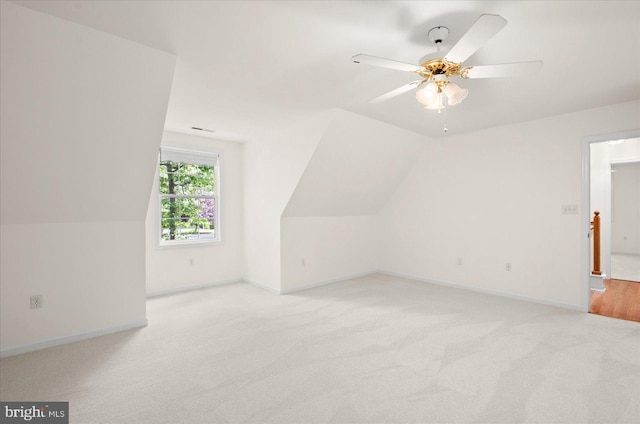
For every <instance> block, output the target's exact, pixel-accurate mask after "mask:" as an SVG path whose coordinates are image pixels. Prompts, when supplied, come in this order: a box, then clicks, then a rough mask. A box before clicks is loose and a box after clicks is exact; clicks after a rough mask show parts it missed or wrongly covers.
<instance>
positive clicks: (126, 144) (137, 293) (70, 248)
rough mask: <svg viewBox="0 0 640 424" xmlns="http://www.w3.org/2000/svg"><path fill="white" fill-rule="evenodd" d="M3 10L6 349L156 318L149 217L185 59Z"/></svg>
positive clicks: (0, 257)
mask: <svg viewBox="0 0 640 424" xmlns="http://www.w3.org/2000/svg"><path fill="white" fill-rule="evenodd" d="M0 7H1V19H2V21H1V25H0V29H1V31H2V32H1V37H0V42H1V47H0V53H1V61H0V64H1V69H0V91H1V92H2V96H1V102H2V104H1V107H0V109H1V110H0V113H1V121H2V125H1V129H0V131H1V133H0V134H1V135H0V140H1V142H0V147H1V153H0V161H1V165H0V172H1V178H0V180H1V199H0V203H1V217H2V218H1V225H2V227H1V238H2V251H1V252H0V262H1V266H0V268H1V271H0V272H1V274H0V275H1V278H0V281H1V283H0V290H1V292H2V298H1V300H0V304H1V308H0V309H1V312H0V318H1V319H0V333H1V337H0V351H1V353H2V354H3V355H6V354H11V353H17V352H19V351H23V350H29V349H31V348H36V347H42V346H43V345H47V344H51V343H55V342H56V340H62V339H65V340H69V338H70V337H71V338H73V337H79V336H81V335H87V334H96V333H99V332H104V331H110V329H111V330H113V329H118V328H123V327H129V326H139V325H144V323H145V322H146V318H145V290H144V286H145V277H144V274H145V269H144V218H145V214H146V209H147V200H148V198H149V191H150V189H151V183H152V178H153V172H154V167H155V152H156V151H157V148H158V146H159V144H160V138H161V134H162V127H163V124H164V118H165V115H166V110H167V104H168V99H169V92H170V89H171V81H172V77H173V69H174V66H175V57H173V56H171V55H169V54H166V53H163V52H159V51H156V50H153V49H150V48H148V47H144V46H142V45H139V44H136V43H132V42H129V41H126V40H123V39H121V38H118V37H114V36H111V35H108V34H105V33H102V32H99V31H95V30H92V29H89V28H87V27H83V26H80V25H76V24H73V23H70V22H67V21H64V20H61V19H57V18H54V17H52V16H49V15H45V14H41V13H38V12H34V11H32V10H28V9H25V8H23V7H21V6H18V5H15V4H13V3H9V2H2V3H1V6H0ZM35 294H41V295H43V296H44V307H43V308H42V309H35V310H31V309H30V308H29V296H30V295H35Z"/></svg>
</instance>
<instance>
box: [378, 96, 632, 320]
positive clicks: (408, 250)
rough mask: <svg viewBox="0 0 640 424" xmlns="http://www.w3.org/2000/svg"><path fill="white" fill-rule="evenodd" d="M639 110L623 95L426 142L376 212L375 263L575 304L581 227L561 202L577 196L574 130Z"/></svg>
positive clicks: (627, 122)
mask: <svg viewBox="0 0 640 424" xmlns="http://www.w3.org/2000/svg"><path fill="white" fill-rule="evenodd" d="M639 112H640V111H639V104H638V102H631V103H624V104H619V105H613V106H608V107H603V108H599V109H593V110H587V111H583V112H578V113H572V114H567V115H561V116H554V117H550V118H546V119H542V120H537V121H531V122H525V123H520V124H514V125H509V126H502V127H495V128H491V129H487V130H482V131H476V132H472V133H468V134H462V135H458V136H453V137H444V138H442V139H439V140H437V142H436V143H434V144H431V143H430V144H429V145H428V146H427V147H426V149H425V151H424V153H423V154H422V156H421V157H420V159H419V160H418V161H417V163H416V165H415V166H414V167H413V169H412V170H411V172H410V173H409V175H408V176H407V178H406V179H405V181H403V183H402V184H401V185H400V187H399V189H398V190H397V191H396V193H395V194H394V195H393V196H392V197H391V199H390V200H389V202H388V203H387V205H386V207H385V208H384V209H383V211H382V212H381V213H380V216H379V218H380V222H379V227H380V229H381V231H383V239H382V240H383V242H382V244H381V245H382V249H381V256H380V269H381V270H385V271H388V272H392V273H397V274H402V275H408V276H413V277H416V278H420V279H426V280H431V281H438V282H444V283H452V284H459V285H462V286H466V287H469V288H473V289H478V290H484V291H492V292H497V293H504V294H508V295H513V296H522V297H526V298H530V299H535V300H539V301H546V302H550V303H555V304H562V305H567V306H570V307H575V308H584V307H585V305H581V303H582V301H583V296H582V291H583V290H584V285H583V282H582V281H581V263H582V262H581V261H582V258H581V240H582V239H581V235H582V233H583V230H582V229H581V228H580V220H579V215H563V214H561V206H562V205H564V204H576V205H578V204H580V196H581V172H582V169H581V145H582V142H583V141H582V140H583V137H585V136H591V135H596V134H603V133H612V132H619V131H623V130H627V129H634V128H638V127H640V122H639V116H640V113H639ZM450 125H454V123H450ZM581 213H588V211H581ZM458 259H461V264H460V265H459V264H458V263H459V261H458ZM507 262H510V263H511V265H512V271H510V272H508V271H505V263H507Z"/></svg>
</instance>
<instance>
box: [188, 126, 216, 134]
mask: <svg viewBox="0 0 640 424" xmlns="http://www.w3.org/2000/svg"><path fill="white" fill-rule="evenodd" d="M191 129H192V130H196V131H204V132H208V133H214V132H216V130H210V129H208V128H200V127H191Z"/></svg>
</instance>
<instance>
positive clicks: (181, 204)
mask: <svg viewBox="0 0 640 424" xmlns="http://www.w3.org/2000/svg"><path fill="white" fill-rule="evenodd" d="M163 153H164V151H163ZM163 156H166V155H161V160H160V172H159V173H160V209H161V235H160V239H161V241H163V242H171V241H188V240H215V239H217V237H216V231H217V230H218V229H217V228H216V222H217V221H216V207H217V205H216V186H215V185H216V184H217V181H216V172H215V171H216V169H215V166H212V165H210V164H199V163H188V162H184V161H181V160H179V158H178V160H176V159H175V158H171V159H166V158H165V157H163ZM169 156H171V155H169Z"/></svg>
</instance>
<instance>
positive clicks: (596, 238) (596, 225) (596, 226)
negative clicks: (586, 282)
mask: <svg viewBox="0 0 640 424" xmlns="http://www.w3.org/2000/svg"><path fill="white" fill-rule="evenodd" d="M592 224H593V271H591V273H592V274H593V275H601V274H602V271H600V212H597V211H596V212H594V213H593V222H592Z"/></svg>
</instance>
